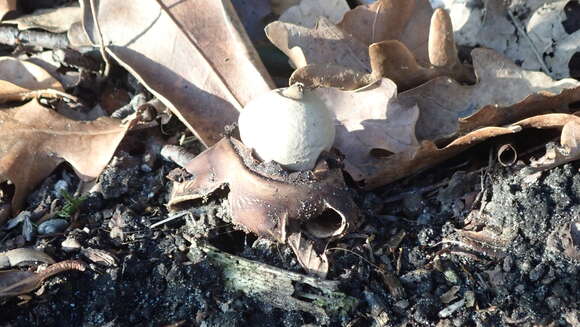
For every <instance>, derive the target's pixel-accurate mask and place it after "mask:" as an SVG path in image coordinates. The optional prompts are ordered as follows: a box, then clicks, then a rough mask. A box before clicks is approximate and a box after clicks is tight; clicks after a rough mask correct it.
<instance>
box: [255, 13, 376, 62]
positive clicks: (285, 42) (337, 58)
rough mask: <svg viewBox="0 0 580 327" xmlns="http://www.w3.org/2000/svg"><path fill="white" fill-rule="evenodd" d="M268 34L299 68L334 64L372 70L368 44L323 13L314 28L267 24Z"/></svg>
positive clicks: (278, 23)
mask: <svg viewBox="0 0 580 327" xmlns="http://www.w3.org/2000/svg"><path fill="white" fill-rule="evenodd" d="M266 36H267V37H268V39H270V41H271V42H272V43H273V44H274V45H275V46H276V47H278V49H280V50H281V51H282V52H284V53H285V54H286V55H287V56H288V58H290V61H291V62H292V64H293V65H294V67H296V68H301V67H304V66H306V65H311V64H332V65H338V66H343V67H346V68H349V69H352V70H354V71H358V72H364V73H369V72H370V67H371V66H370V61H369V55H368V50H367V46H366V45H364V44H363V43H361V42H360V41H358V40H356V39H355V38H353V37H352V36H350V35H349V34H347V33H345V32H343V31H342V30H341V29H340V28H338V27H337V26H336V25H334V24H333V23H332V22H330V21H329V20H328V19H326V18H324V17H321V18H320V19H319V20H318V23H317V25H316V27H315V28H313V29H311V28H307V27H303V26H298V25H294V24H289V23H284V22H280V21H277V22H273V23H270V24H268V26H266Z"/></svg>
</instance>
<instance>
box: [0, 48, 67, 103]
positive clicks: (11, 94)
mask: <svg viewBox="0 0 580 327" xmlns="http://www.w3.org/2000/svg"><path fill="white" fill-rule="evenodd" d="M42 89H55V90H58V91H62V90H63V87H62V85H61V84H60V82H59V81H57V80H56V79H55V78H54V77H53V76H52V75H50V74H49V73H48V72H47V71H46V70H44V69H43V68H42V67H40V66H38V65H35V64H33V63H31V62H28V61H24V60H18V59H15V58H12V57H0V103H3V102H8V101H17V100H22V99H23V98H25V97H26V95H27V94H28V93H30V91H33V90H42Z"/></svg>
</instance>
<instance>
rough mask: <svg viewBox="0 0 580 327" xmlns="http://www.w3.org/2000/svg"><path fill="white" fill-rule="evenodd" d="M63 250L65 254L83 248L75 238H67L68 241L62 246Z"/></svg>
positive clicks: (63, 242)
mask: <svg viewBox="0 0 580 327" xmlns="http://www.w3.org/2000/svg"><path fill="white" fill-rule="evenodd" d="M60 245H61V246H62V250H63V251H65V252H72V251H77V250H79V249H80V248H81V244H80V243H79V241H77V240H76V239H75V238H74V237H70V236H69V237H67V238H66V240H64V241H62V243H61V244H60Z"/></svg>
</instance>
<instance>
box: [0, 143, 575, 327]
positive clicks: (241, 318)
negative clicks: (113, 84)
mask: <svg viewBox="0 0 580 327" xmlns="http://www.w3.org/2000/svg"><path fill="white" fill-rule="evenodd" d="M143 158H144V156H143V155H141V156H139V155H136V154H135V155H130V154H127V153H124V152H121V153H119V154H118V156H117V157H116V158H115V160H113V162H112V164H111V165H110V166H109V168H107V170H106V171H105V173H104V175H103V176H101V178H100V182H99V184H100V186H101V190H100V191H99V192H94V193H90V195H89V196H88V198H87V199H86V200H85V202H84V203H83V205H82V206H81V208H80V214H79V215H78V217H76V222H75V223H74V224H73V226H72V227H70V228H69V229H68V230H67V231H66V232H64V233H60V234H55V235H51V236H43V237H37V238H36V239H35V242H36V245H37V246H38V247H39V248H43V249H44V250H45V252H46V253H48V254H50V255H51V256H53V258H54V259H55V260H56V261H60V260H65V259H77V258H78V259H81V260H85V261H86V262H91V260H88V259H87V257H86V256H85V255H83V254H81V253H82V252H83V251H81V250H80V249H76V250H72V251H70V250H69V251H67V252H65V251H64V250H63V248H62V245H61V243H62V242H63V241H64V240H65V239H66V238H74V239H75V240H77V241H78V243H79V244H80V246H81V247H82V248H83V249H89V248H90V249H99V250H104V251H106V252H107V253H109V254H110V255H113V256H114V257H115V258H116V259H117V260H116V264H115V265H110V264H109V265H106V264H103V262H100V263H98V262H97V263H91V265H90V269H88V270H87V271H85V272H68V273H63V274H60V275H57V276H56V277H53V278H50V279H49V280H48V281H47V282H46V283H45V284H44V286H43V287H42V288H41V289H40V290H39V291H37V294H33V295H31V297H30V298H29V299H28V300H29V301H23V300H22V299H18V298H12V299H9V300H6V301H5V303H4V304H3V305H2V310H1V311H0V321H1V322H2V324H1V325H3V326H38V325H43V326H52V325H54V326H68V325H75V324H83V325H111V326H134V325H147V326H157V325H167V324H172V323H179V322H184V323H185V324H186V325H191V324H194V325H200V326H224V325H231V326H242V325H243V326H302V325H304V324H308V323H313V324H317V323H319V322H320V321H317V317H315V316H313V315H312V314H310V313H305V312H298V311H285V310H284V309H281V308H276V307H274V306H272V305H271V304H270V303H269V302H268V301H262V300H261V299H259V298H252V297H248V296H246V295H244V293H243V292H239V291H237V292H236V291H232V290H228V289H227V288H225V286H224V283H223V278H222V275H221V267H220V266H219V265H216V264H214V263H213V262H212V261H211V260H209V259H208V258H206V257H204V256H203V255H198V256H192V255H189V256H188V253H189V252H190V247H192V246H195V244H197V242H196V243H195V244H193V245H192V244H191V243H190V242H189V241H191V240H193V239H197V240H201V241H206V242H209V243H210V244H212V245H214V246H216V247H218V248H220V249H221V250H223V251H226V252H229V253H232V254H235V255H238V256H241V257H245V258H248V259H252V260H256V261H259V262H263V263H267V264H270V265H273V266H277V267H280V268H282V269H287V270H291V271H297V272H300V271H301V268H300V266H299V265H298V264H297V261H296V259H294V256H293V254H292V251H291V250H290V249H289V248H288V247H287V246H285V245H282V244H273V243H270V242H265V241H263V240H257V239H256V238H255V237H253V236H252V235H247V234H245V233H243V232H240V231H237V230H236V229H235V228H233V227H232V226H231V225H230V224H229V223H228V221H229V220H230V219H229V217H228V210H227V205H226V204H225V203H224V198H223V197H216V198H214V199H210V200H209V201H208V202H207V203H204V204H197V205H196V206H193V207H190V208H188V209H187V210H186V211H185V212H184V213H186V215H184V216H182V217H180V218H177V219H175V220H172V221H170V222H168V223H166V224H162V225H160V226H158V227H157V226H156V227H155V228H151V225H152V224H154V223H156V222H158V221H160V220H162V219H164V218H166V217H167V216H168V212H167V210H166V208H165V203H166V201H167V198H168V193H167V192H168V190H169V189H170V184H169V181H168V180H167V179H165V178H164V177H163V176H165V175H166V174H167V173H168V172H169V171H170V170H171V169H173V168H174V165H173V164H171V163H167V162H161V159H157V160H155V161H154V163H153V166H148V164H150V163H151V160H149V162H148V163H147V164H146V163H145V161H144V159H143ZM149 159H150V158H149ZM578 166H579V165H578V164H576V165H574V164H568V165H566V166H564V167H560V168H555V169H553V170H551V171H549V172H545V173H543V174H542V176H540V177H537V178H530V175H529V174H526V173H525V170H517V169H509V168H503V167H491V168H490V169H486V170H480V171H476V172H471V173H468V172H467V173H466V172H463V171H457V172H456V173H455V174H454V175H452V176H450V173H447V176H443V177H442V176H441V173H440V172H431V173H426V174H423V175H422V176H421V177H420V178H416V179H415V181H417V180H422V181H424V183H425V182H427V181H431V180H435V179H434V177H433V176H434V174H437V175H440V176H439V181H448V183H447V184H445V183H442V184H441V186H440V187H438V188H435V189H434V190H431V191H428V192H421V191H416V192H409V189H408V190H406V192H407V193H402V194H404V195H405V196H404V197H403V198H402V200H400V201H394V202H393V199H395V200H396V198H393V195H395V196H396V195H397V194H398V190H397V187H403V184H402V183H400V184H397V185H395V186H392V187H390V188H388V189H386V190H385V191H384V193H381V192H375V193H359V196H358V202H359V205H360V206H361V208H362V209H363V210H364V212H365V222H364V224H363V225H362V226H361V228H360V230H359V231H358V232H357V233H355V234H351V235H347V236H346V237H345V238H344V239H343V240H341V241H340V242H338V243H336V244H331V245H330V250H329V252H330V260H331V266H330V272H329V276H328V278H329V279H332V280H337V281H340V285H341V290H342V291H343V292H344V293H346V294H347V295H350V296H352V297H354V298H356V299H358V300H359V302H358V305H357V306H356V308H355V309H354V310H353V311H351V312H349V313H343V314H341V315H334V316H332V317H331V320H330V325H333V326H341V325H342V326H346V325H350V326H368V325H370V324H374V325H378V324H379V321H380V319H383V321H384V322H386V325H388V326H415V325H435V324H439V325H440V326H447V325H449V326H503V325H511V324H514V323H515V324H517V325H531V324H534V323H540V324H550V323H553V324H554V326H569V325H574V324H575V323H577V321H578V320H577V319H578V311H577V307H578V302H579V301H580V296H579V295H580V293H579V291H578V290H579V289H580V285H579V283H580V281H579V279H578V275H579V267H580V265H579V264H578V262H574V261H573V260H572V259H571V258H570V257H568V256H567V255H566V254H565V253H564V252H563V251H564V248H563V247H562V244H561V243H562V242H560V243H558V240H559V239H561V238H562V237H564V236H565V235H564V234H565V232H566V230H565V228H569V229H568V230H570V228H571V230H572V234H573V233H574V232H575V233H576V237H578V235H577V234H578V230H577V228H578V218H579V217H580V175H579V174H578ZM444 175H445V174H444ZM447 178H448V179H447ZM525 180H528V182H526V181H525ZM77 182H78V180H77V179H76V177H74V174H72V173H71V172H70V171H69V170H68V169H66V168H63V169H61V170H60V171H57V172H56V173H55V174H53V175H52V176H51V177H50V178H48V179H47V180H46V181H45V182H44V184H43V185H42V186H41V187H40V188H39V189H38V191H36V192H35V193H34V194H33V195H31V196H30V198H29V201H28V203H29V204H30V206H29V210H31V211H33V210H34V209H35V208H38V207H40V206H41V204H42V203H52V202H53V200H54V199H56V198H58V197H57V196H56V195H55V192H54V189H55V185H58V184H60V185H63V184H64V185H66V188H67V189H68V191H69V192H71V193H72V192H74V189H75V188H76V183H77ZM406 182H407V183H411V182H412V181H411V180H408V181H406ZM416 185H418V183H417V184H416ZM482 185H483V189H482ZM414 189H417V190H418V189H421V188H420V187H418V186H416V187H415V188H414ZM410 190H413V188H412V189H410ZM423 190H424V189H423ZM478 194H479V195H480V196H479V198H478V197H477V195H478ZM474 198H475V199H476V201H475V202H474V201H473V199H474ZM61 201H62V200H61ZM471 203H473V205H472V204H471ZM471 206H473V208H474V209H473V210H471ZM482 206H484V210H482V211H481V212H482V213H481V214H479V212H480V210H479V209H480V208H481V207H482ZM574 222H575V223H574ZM571 223H572V225H570V224H571ZM74 226H76V228H75V227H74ZM470 226H475V228H473V230H483V231H492V232H493V233H492V234H489V235H499V236H501V237H500V238H498V239H508V240H509V241H508V242H507V243H505V244H504V245H501V246H499V245H498V244H500V243H501V242H499V241H498V242H496V243H495V244H490V245H485V244H483V243H477V242H473V241H472V240H469V239H466V238H465V237H463V235H462V234H460V232H459V231H460V230H462V229H468V228H469V227H470ZM16 230H18V229H16ZM556 232H558V233H564V234H562V235H564V236H562V235H560V234H557V233H556ZM19 233H20V231H19V230H18V232H15V230H12V231H9V232H4V231H3V232H1V234H0V235H1V236H2V239H9V240H12V242H4V243H5V244H7V245H4V248H2V249H1V250H6V249H7V248H8V247H9V245H10V244H13V246H12V247H15V245H16V244H18V238H19V237H20V236H18V234H19ZM402 235H404V237H403V238H402V241H401V242H400V243H399V244H397V243H398V240H400V238H399V236H402ZM567 235H570V234H567ZM555 236H558V237H560V238H558V237H555ZM188 240H189V241H188ZM572 241H573V242H576V243H575V244H576V246H578V239H575V240H574V235H572ZM341 249H346V250H341ZM193 252H195V251H193ZM371 263H373V264H371ZM379 264H382V265H384V267H385V268H386V269H387V270H389V271H391V272H392V273H393V274H394V276H396V279H398V280H400V282H401V283H402V286H403V288H404V294H402V296H401V295H400V296H393V295H391V294H390V293H389V289H388V287H387V286H386V285H385V282H384V279H383V274H381V273H380V272H379V271H378V270H377V269H376V266H377V265H379ZM450 290H451V291H452V292H455V296H446V295H444V294H445V293H446V292H448V291H450ZM449 299H451V300H449ZM460 301H464V303H463V304H462V305H460V306H459V307H458V308H457V309H456V311H454V312H451V313H449V314H447V315H446V314H445V313H442V312H444V311H442V310H444V309H445V308H446V307H449V306H450V305H453V304H455V303H458V302H460ZM444 302H447V303H444Z"/></svg>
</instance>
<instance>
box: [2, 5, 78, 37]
mask: <svg viewBox="0 0 580 327" xmlns="http://www.w3.org/2000/svg"><path fill="white" fill-rule="evenodd" d="M80 21H81V8H80V7H61V8H51V9H39V10H36V11H34V12H33V13H31V14H29V15H24V16H21V17H18V18H15V19H11V20H5V21H3V23H6V24H16V25H17V26H18V29H19V30H28V29H32V28H38V29H43V30H45V31H49V32H52V33H64V32H66V31H68V30H69V29H70V27H71V26H72V24H74V23H76V22H80Z"/></svg>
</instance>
